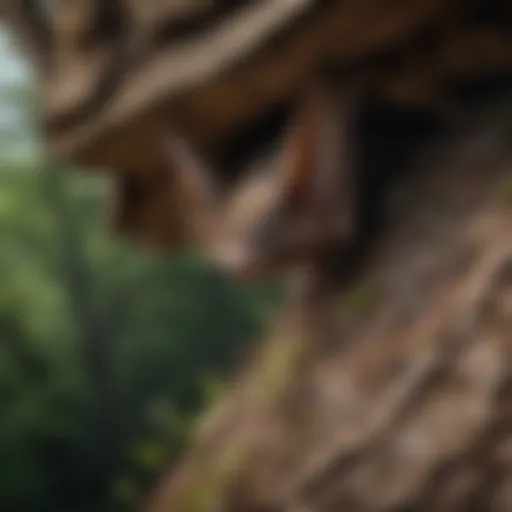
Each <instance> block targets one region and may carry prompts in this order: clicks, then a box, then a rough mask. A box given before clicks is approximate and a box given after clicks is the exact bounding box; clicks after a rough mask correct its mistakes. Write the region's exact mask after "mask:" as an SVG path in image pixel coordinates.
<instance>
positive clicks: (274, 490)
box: [143, 105, 512, 512]
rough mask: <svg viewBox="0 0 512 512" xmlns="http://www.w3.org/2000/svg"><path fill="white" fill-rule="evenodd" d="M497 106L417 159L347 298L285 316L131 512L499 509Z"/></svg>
mask: <svg viewBox="0 0 512 512" xmlns="http://www.w3.org/2000/svg"><path fill="white" fill-rule="evenodd" d="M500 109H501V111H500V112H499V113H496V112H495V113H493V114H492V116H491V117H492V122H491V125H488V126H487V127H485V128H482V129H481V130H479V131H478V132H475V131H474V130H473V133H472V134H467V133H466V134H465V135H464V136H461V137H460V140H459V142H458V143H457V144H455V143H454V142H453V141H446V144H445V146H447V147H448V148H450V149H451V150H450V151H447V150H439V151H437V152H434V151H433V149H432V148H431V150H430V152H429V155H428V156H429V159H428V165H427V164H426V162H427V160H426V157H425V155H424V156H423V158H422V159H421V161H422V162H423V167H422V169H421V172H420V173H419V174H417V175H415V176H414V177H411V179H409V180H408V182H407V181H405V182H403V183H402V184H401V187H402V188H401V190H400V191H398V190H396V191H395V192H396V194H393V195H392V199H391V198H390V204H392V205H395V208H394V213H393V216H392V218H391V221H390V222H389V227H387V228H386V229H385V230H384V231H383V232H382V236H381V237H380V240H379V241H378V242H377V245H376V247H375V248H374V250H373V251H372V252H371V257H370V258H369V260H368V261H367V262H366V263H365V265H364V267H363V268H362V269H361V272H360V273H359V274H358V276H357V278H356V279H355V283H356V284H355V285H354V286H353V287H351V289H349V290H348V291H346V292H344V293H343V294H341V295H340V296H337V297H329V298H326V300H325V302H322V303H315V304H307V305H303V306H302V307H303V308H304V309H298V310H297V309H292V310H291V311H285V312H284V314H283V317H282V321H281V322H280V323H279V325H278V326H277V328H276V331H275V332H274V334H273V335H272V336H271V337H270V338H269V339H268V340H267V341H266V344H265V345H264V347H263V349H262V352H261V353H260V354H259V355H258V357H257V358H256V360H255V361H254V364H253V366H252V368H251V370H250V371H249V372H248V373H247V374H246V375H244V376H243V377H242V378H241V379H240V380H239V381H237V382H236V383H235V384H236V386H234V387H233V391H232V392H230V393H228V394H227V395H226V396H225V397H223V398H222V400H221V402H220V403H219V404H218V405H217V406H216V407H214V409H213V410H212V411H210V412H209V413H207V414H206V417H205V418H204V419H203V420H202V422H201V424H200V428H199V430H198V431H197V433H196V436H195V437H194V440H193V441H192V443H191V446H190V448H189V451H188V453H187V454H186V456H185V458H184V460H183V461H182V462H181V463H180V464H179V465H178V466H177V468H175V469H174V470H173V471H172V472H171V473H170V474H169V475H168V476H167V477H165V478H164V479H163V481H162V483H161V485H160V486H159V487H158V488H157V489H156V491H155V493H154V494H153V496H152V498H151V500H150V502H149V503H148V504H146V506H145V507H143V510H145V511H147V512H164V511H168V510H173V511H176V512H181V511H188V510H198V511H203V510H204V511H210V510H223V511H233V512H256V511H260V512H263V511H266V512H271V511H272V512H274V511H275V512H299V511H311V512H339V511H342V510H343V511H355V512H356V511H357V512H359V511H361V512H363V511H368V512H370V511H381V510H388V511H389V510H393V511H404V510H411V511H413V510H414V511H425V512H427V511H433V510H436V511H437V510H439V511H447V512H448V511H449V512H455V511H461V512H462V511H467V510H470V511H471V510H474V511H482V512H483V511H496V512H500V511H505V510H511V507H512V501H511V500H512V451H511V446H512V445H511V443H512V437H511V436H512V238H511V233H512V171H511V170H512V152H511V151H510V142H511V136H512V132H511V126H512V123H511V116H510V112H511V110H510V108H509V109H508V110H503V109H504V106H503V105H502V106H501V107H500ZM480 121H481V120H480ZM473 122H474V123H475V125H476V126H480V127H481V126H483V124H482V123H481V122H476V121H474V120H473ZM469 124H471V123H470V122H469V121H468V125H469ZM398 198H401V199H398ZM397 205H398V206H397Z"/></svg>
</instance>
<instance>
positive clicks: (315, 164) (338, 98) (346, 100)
mask: <svg viewBox="0 0 512 512" xmlns="http://www.w3.org/2000/svg"><path fill="white" fill-rule="evenodd" d="M353 101H354V95H353V94H350V93H345V94H344V93H343V92H342V91H341V90H339V91H338V90H335V89H334V88H331V87H328V86H327V85H325V84H323V83H321V84H317V85H316V86H315V87H314V88H313V89H312V90H311V91H310V93H309V95H308V96H307V97H306V100H305V102H304V104H303V105H302V108H301V109H300V111H299V113H298V115H297V117H296V119H295V122H294V123H293V124H292V126H291V127H290V129H289V131H288V133H287V134H286V136H285V144H284V148H283V153H284V155H283V162H282V172H283V181H284V187H285V191H286V192H285V194H286V196H287V199H288V201H289V202H290V205H291V206H293V207H296V208H303V207H311V206H315V207H316V206H320V207H322V205H324V204H325V202H326V201H327V202H332V200H333V199H335V197H333V196H334V195H335V194H339V191H340V188H339V187H340V178H341V177H342V176H343V174H344V173H346V169H347V167H348V158H349V148H350V144H349V143H348V132H349V130H348V128H349V124H350V121H351V119H350V115H349V114H350V113H351V112H352V106H353Z"/></svg>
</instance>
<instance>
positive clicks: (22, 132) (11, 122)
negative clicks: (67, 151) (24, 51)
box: [0, 28, 33, 157]
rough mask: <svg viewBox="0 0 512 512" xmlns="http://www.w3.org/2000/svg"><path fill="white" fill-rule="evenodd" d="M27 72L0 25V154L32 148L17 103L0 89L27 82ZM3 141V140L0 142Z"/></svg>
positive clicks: (24, 151) (15, 154)
mask: <svg viewBox="0 0 512 512" xmlns="http://www.w3.org/2000/svg"><path fill="white" fill-rule="evenodd" d="M29 81H30V75H29V73H28V69H27V67H25V66H24V62H23V59H22V58H21V57H20V56H19V55H17V54H16V51H15V49H14V48H12V45H11V44H10V40H9V35H8V34H7V32H6V31H5V29H3V28H0V146H1V156H2V157H9V156H18V155H20V154H21V155H27V154H28V153H30V152H31V151H33V140H32V134H31V133H30V131H29V130H28V129H27V128H26V125H25V123H24V122H23V117H22V114H23V113H22V112H21V110H20V108H19V105H16V104H13V102H12V100H10V99H9V96H8V95H3V94H1V92H2V89H3V90H5V89H7V88H12V86H16V84H20V85H25V84H27V83H29ZM2 142H3V144H2Z"/></svg>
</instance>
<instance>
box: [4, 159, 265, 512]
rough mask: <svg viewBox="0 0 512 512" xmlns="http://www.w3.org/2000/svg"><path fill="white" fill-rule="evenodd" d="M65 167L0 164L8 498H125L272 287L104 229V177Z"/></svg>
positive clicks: (94, 510) (99, 507)
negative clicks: (228, 276)
mask: <svg viewBox="0 0 512 512" xmlns="http://www.w3.org/2000/svg"><path fill="white" fill-rule="evenodd" d="M58 171H59V169H58V168H57V167H55V166H50V167H49V169H46V170H45V169H44V168H43V166H42V165H38V166H34V165H30V164H29V163H26V162H25V163H19V164H16V165H15V164H9V165H8V166H7V165H5V166H4V167H3V169H1V170H0V233H1V242H2V243H1V245H0V281H1V283H2V286H1V288H0V416H1V418H2V422H1V423H0V510H9V511H12V512H16V511H20V512H24V511H32V510H36V509H37V510H42V509H41V504H42V503H44V504H45V506H44V510H49V511H51V512H58V511H69V510H87V512H102V511H108V512H112V511H114V510H116V509H118V508H119V509H125V508H126V509H130V506H131V505H133V503H134V502H135V501H136V500H138V499H140V493H141V492H144V489H145V488H146V486H147V484H148V483H149V482H151V481H152V480H153V479H154V477H155V475H156V474H158V473H159V472H161V471H162V470H163V469H164V468H166V467H167V466H168V465H169V464H170V463H171V461H172V460H173V459H174V458H175V457H176V456H177V455H178V454H179V452H180V450H181V448H182V446H183V443H184V441H185V440H186V439H187V436H188V435H189V434H190V433H191V432H192V430H193V428H192V424H193V420H194V417H195V415H196V414H197V412H198V411H199V410H200V408H201V407H202V406H204V404H205V403H207V402H209V401H211V400H212V399H214V397H215V396H216V395H217V394H218V392H219V390H220V389H221V386H222V380H223V376H224V375H226V372H229V371H230V369H231V368H232V367H233V366H234V365H236V363H237V358H238V357H239V354H240V350H241V349H242V347H243V346H247V343H248V342H250V341H251V340H252V339H254V338H255V337H256V336H257V332H258V329H259V328H260V326H261V325H262V321H263V320H264V317H265V316H266V315H268V311H269V305H270V306H271V305H272V303H273V297H274V296H275V295H274V290H272V289H267V288H264V289H251V290H248V289H245V290H240V289H237V288H236V287H234V286H233V285H231V284H230V283H228V282H227V281H226V280H224V279H222V278H221V276H219V275H218V274H217V273H216V272H215V271H214V270H213V269H211V268H209V267H208V266H206V265H204V264H203V263H202V262H201V261H198V259H197V258H196V257H193V256H192V255H187V254H183V255H181V256H180V257H177V258H173V259H172V260H171V261H169V260H165V259H164V258H161V257H158V256H156V255H154V254H148V253H147V252H145V251H143V250H142V249H140V248H137V247H134V246H130V245H128V244H126V243H124V244H123V243H121V242H115V241H113V240H111V239H109V237H108V236H107V235H106V233H105V232H104V229H103V222H102V219H101V211H102V208H101V201H102V193H103V192H102V191H103V186H102V183H101V180H98V179H97V178H93V177H91V176H87V175H85V174H80V173H79V172H70V171H67V170H66V172H58ZM270 310H271V307H270Z"/></svg>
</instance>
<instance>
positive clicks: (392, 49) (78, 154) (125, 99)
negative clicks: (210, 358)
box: [0, 0, 512, 249]
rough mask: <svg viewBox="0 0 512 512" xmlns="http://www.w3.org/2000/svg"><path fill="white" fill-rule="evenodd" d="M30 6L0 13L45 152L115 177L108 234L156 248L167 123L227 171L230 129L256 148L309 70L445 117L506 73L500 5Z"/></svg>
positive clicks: (163, 235) (235, 167) (298, 1)
mask: <svg viewBox="0 0 512 512" xmlns="http://www.w3.org/2000/svg"><path fill="white" fill-rule="evenodd" d="M44 5H45V2H39V1H36V0H2V1H1V2H0V13H1V15H2V17H3V19H5V20H6V21H7V22H8V23H9V24H10V27H11V28H12V29H13V31H14V33H15V35H17V36H18V40H20V41H21V42H22V46H23V48H24V49H25V50H26V52H27V55H28V56H30V58H31V61H32V62H33V64H34V68H35V69H36V70H37V72H38V73H37V76H38V79H39V85H40V92H41V97H42V109H41V128H42V133H43V134H44V136H45V139H46V142H47V147H48V148H50V149H52V150H53V151H54V152H55V153H56V154H57V155H60V156H61V157H64V158H68V159H71V160H72V161H74V162H75V163H80V164H84V165H86V166H87V167H90V168H97V169H109V170H111V171H113V179H114V180H115V183H116V185H115V188H116V196H117V199H116V203H115V204H116V205H118V206H116V215H115V220H114V225H115V226H116V229H117V230H118V231H119V232H120V233H123V234H124V235H131V236H134V237H136V238H138V239H139V240H140V241H141V243H147V244H150V245H153V246H156V247H159V248H160V249H173V248H175V247H179V246H181V245H182V243H183V242H184V241H185V240H186V233H185V231H184V228H183V223H182V222H181V219H180V212H179V211H177V210H178V209H177V207H176V204H177V201H176V198H175V197H174V196H173V185H172V176H171V177H167V176H166V171H168V172H170V173H171V174H172V170H169V169H166V168H165V164H164V161H163V154H162V151H161V140H162V136H163V133H164V132H165V130H166V129H167V127H168V126H169V124H173V125H175V126H176V127H177V128H178V129H179V130H180V131H182V132H183V133H184V135H186V136H187V137H188V138H189V139H190V140H191V142H192V143H193V144H194V145H195V146H196V147H197V148H198V150H199V151H200V152H201V153H204V154H205V156H206V157H208V158H211V159H212V160H214V161H216V162H217V163H218V164H219V166H218V168H219V172H224V173H228V174H230V175H232V174H233V173H235V174H236V173H237V172H243V169H244V168H245V163H247V158H250V155H243V156H244V158H243V159H242V160H243V161H242V162H241V163H240V162H238V160H237V159H236V158H235V159H233V158H234V157H233V153H237V151H239V148H240V147H245V146H244V144H242V143H241V141H240V136H241V134H244V133H247V134H248V135H247V136H246V137H245V139H244V141H246V139H248V140H249V141H250V144H249V145H251V144H252V145H254V144H255V142H254V140H253V139H255V138H256V139H257V137H256V136H254V129H255V127H257V125H258V126H259V124H258V123H260V121H261V120H262V119H263V118H265V117H266V116H269V115H272V114H273V112H274V111H275V109H278V108H280V106H282V105H283V104H288V103H290V102H293V101H294V99H295V98H296V96H297V95H298V94H299V93H300V91H301V90H302V88H303V87H304V86H305V85H306V84H307V83H308V82H309V81H310V80H311V79H312V77H313V76H315V74H316V73H317V72H318V68H319V66H322V65H327V64H329V65H335V66H337V67H339V69H340V72H341V73H342V74H344V75H345V76H346V78H347V80H355V81H369V82H370V83H372V84H373V86H374V87H376V88H377V89H378V90H379V91H380V93H381V94H383V95H384V96H385V97H387V98H388V100H389V101H391V102H395V103H400V104H407V105H410V106H414V107H418V106H424V107H425V106H426V107H427V108H443V109H444V108H445V107H446V105H447V104H448V103H450V101H451V100H453V98H454V96H455V97H457V96H458V94H459V92H460V91H459V86H460V84H461V81H462V83H467V82H472V81H474V80H477V82H478V80H480V79H487V78H489V77H491V78H492V77H494V76H495V74H496V73H507V72H510V71H511V70H512V58H511V55H512V52H511V51H510V49H511V48H512V36H511V34H512V31H511V30H510V26H511V25H512V7H511V5H510V4H509V3H507V2H503V1H500V0H485V1H484V0H480V1H476V0H474V1H469V2H468V1H467V0H449V1H448V0H409V1H406V2H405V1H400V0H393V1H389V0H386V1H383V0H329V1H314V0H286V1H284V0H270V1H268V0H265V1H264V0H254V1H245V0H209V1H204V0H197V1H190V2H182V1H181V0H180V1H176V0H160V1H158V2H137V1H133V0H126V1H122V0H111V1H109V2H105V1H103V0H94V1H92V0H77V1H74V2H64V1H55V2H48V3H46V5H48V6H49V8H48V9H47V10H44V9H43V10H42V9H41V7H42V6H44ZM142 6H144V7H142ZM484 82H485V80H484ZM260 131H261V129H260ZM256 145H257V144H256ZM244 151H245V150H244ZM244 151H243V152H244ZM134 175H135V176H134ZM134 182H135V183H136V185H134V184H133V183H134ZM134 188H135V189H138V192H137V193H134V192H133V190H134ZM163 217H165V220H162V218H163Z"/></svg>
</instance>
